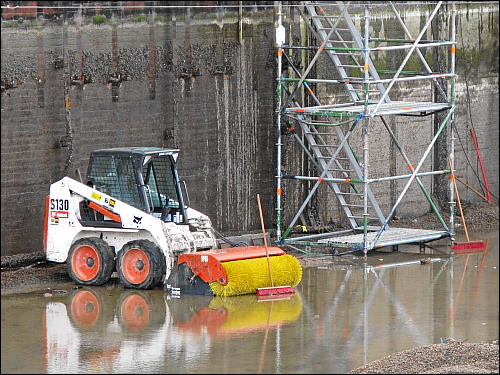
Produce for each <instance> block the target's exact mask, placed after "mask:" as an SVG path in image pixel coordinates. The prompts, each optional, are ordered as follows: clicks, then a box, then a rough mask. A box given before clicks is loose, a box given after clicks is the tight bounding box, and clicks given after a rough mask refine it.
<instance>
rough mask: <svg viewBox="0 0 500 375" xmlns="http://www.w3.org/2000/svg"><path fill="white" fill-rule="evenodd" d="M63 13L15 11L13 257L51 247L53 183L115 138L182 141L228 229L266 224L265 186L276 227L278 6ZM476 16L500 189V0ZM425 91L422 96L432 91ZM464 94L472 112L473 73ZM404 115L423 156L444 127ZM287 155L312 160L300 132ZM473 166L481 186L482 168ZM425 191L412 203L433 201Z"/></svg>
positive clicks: (5, 63)
mask: <svg viewBox="0 0 500 375" xmlns="http://www.w3.org/2000/svg"><path fill="white" fill-rule="evenodd" d="M33 3H36V2H33ZM128 3H142V4H144V3H145V2H128ZM181 3H182V2H177V3H172V4H181ZM210 3H211V2H210ZM233 3H236V4H238V2H233ZM2 4H3V3H2ZM207 4H208V3H207ZM231 4H232V3H231ZM181 5H182V4H181ZM2 6H3V5H2ZM45 13H47V14H45ZM49 13H50V12H48V11H47V12H45V9H44V10H43V11H42V10H40V9H39V10H38V13H37V16H36V18H30V16H29V15H24V17H23V19H19V17H18V16H16V17H14V16H12V15H8V14H7V13H6V12H5V10H3V13H2V39H1V43H2V45H1V52H2V54H1V59H2V68H1V74H2V103H1V108H2V112H1V113H2V128H1V153H2V161H1V165H2V167H1V177H2V179H1V186H2V193H1V203H2V204H1V210H2V211H1V212H2V230H1V246H2V255H7V254H17V253H23V252H32V251H38V250H40V249H41V247H42V232H43V216H44V197H45V195H46V194H47V193H48V189H49V185H50V183H51V182H54V181H57V180H58V179H60V178H61V177H63V176H64V175H69V176H70V177H73V178H75V179H78V173H77V170H79V171H80V172H81V173H82V175H84V174H85V172H86V165H87V161H88V156H89V153H90V151H91V150H93V149H98V148H105V147H118V146H160V147H176V148H179V149H180V150H181V153H180V156H179V173H180V175H181V177H182V178H183V179H185V180H186V183H187V185H188V190H189V194H190V199H191V204H192V206H193V207H194V208H196V209H198V210H200V211H202V212H205V213H206V214H208V215H209V216H210V217H211V219H212V222H213V223H214V226H215V227H216V228H217V229H218V230H220V231H225V232H238V231H249V230H252V231H253V230H258V229H259V228H260V224H259V216H258V209H257V204H256V200H255V195H256V194H257V193H259V194H261V196H262V199H263V203H264V215H265V217H266V227H267V228H273V227H274V223H275V218H274V217H275V211H274V204H275V203H274V194H275V193H274V192H275V177H274V176H275V173H276V172H275V168H276V166H275V153H276V152H275V143H276V130H275V123H276V121H275V118H276V114H275V104H276V98H275V81H276V80H275V77H276V62H275V56H276V51H275V48H274V45H273V43H274V21H275V10H274V9H272V8H253V9H251V8H242V9H241V14H240V9H238V8H237V7H236V8H225V9H223V8H214V9H196V8H193V9H186V8H182V9H181V8H169V9H153V8H144V9H142V10H141V9H136V8H134V9H133V11H130V12H127V11H126V10H124V8H122V9H118V10H106V9H105V10H103V11H102V12H101V14H97V15H98V16H100V15H102V14H104V15H105V16H106V18H105V20H104V21H103V18H102V17H101V18H95V16H96V12H95V11H94V12H93V13H92V12H89V11H84V10H82V9H70V10H67V12H66V14H65V15H63V14H61V13H60V11H59V14H58V15H57V14H56V15H53V14H52V13H50V14H49ZM467 14H468V13H467ZM467 14H466V13H465V10H464V12H463V13H461V16H460V17H462V19H463V20H464V21H463V22H465V20H467V22H468V26H467V30H468V31H469V32H467V33H466V35H467V37H466V40H465V43H466V48H465V49H464V51H466V53H467V54H466V55H465V52H464V56H465V57H467V58H469V59H471V60H473V62H471V64H467V65H465V64H463V63H461V62H459V63H458V65H459V72H458V73H459V74H461V72H460V67H461V68H462V69H463V68H464V66H467V67H468V68H469V71H468V74H469V80H468V85H469V92H470V97H471V106H472V115H473V121H474V126H475V129H476V132H477V136H478V140H479V143H480V146H481V150H482V153H483V155H484V156H487V157H488V162H487V163H486V168H487V174H488V177H489V182H490V188H491V189H492V191H493V192H494V193H495V194H497V196H498V105H497V104H496V103H497V102H498V55H497V54H492V53H490V54H489V55H488V56H486V55H485V53H486V52H485V51H490V50H491V48H493V47H495V46H496V47H498V6H496V8H494V9H493V10H491V9H490V8H487V9H486V8H485V9H480V10H478V11H474V12H472V11H471V12H470V14H468V15H467ZM292 15H293V16H294V18H292ZM410 16H412V15H408V17H410ZM415 17H419V16H415ZM100 21H103V22H100ZM285 21H286V23H287V24H291V25H292V26H294V25H296V23H295V22H298V17H297V14H296V13H295V14H292V13H290V10H289V9H288V10H287V13H286V17H285ZM99 22H100V23H99ZM383 22H389V21H386V20H384V21H383ZM479 30H480V31H479ZM479 36H480V37H481V41H482V44H481V45H478V43H477V42H476V41H477V39H478V37H479ZM478 55H479V56H481V58H478V57H477V56H478ZM458 56H460V54H459V55H458ZM425 89H427V87H425V88H419V91H418V94H415V95H417V96H419V95H422V96H425V95H426V94H425V93H424V92H425V91H426V90H425ZM420 90H422V94H420ZM457 91H458V97H457V101H458V105H459V108H460V110H459V121H462V122H464V121H466V114H467V112H466V108H465V97H464V95H463V94H464V92H465V81H464V80H463V79H461V76H459V81H458V86H457ZM65 97H68V98H69V106H68V107H66V104H67V103H68V101H67V100H66V99H65ZM397 126H398V131H399V132H400V133H401V134H402V135H404V133H405V132H408V137H405V139H406V140H407V142H408V145H407V146H408V148H409V150H408V151H409V152H410V153H413V152H417V151H418V150H420V146H419V144H417V143H415V142H414V140H415V139H418V140H419V141H420V142H422V144H425V143H426V142H427V141H428V138H429V137H430V136H431V132H430V131H431V129H432V127H431V126H430V125H426V124H425V123H424V124H422V125H420V124H416V123H413V122H412V123H410V124H408V123H406V125H404V124H403V125H397ZM463 129H465V128H463ZM462 131H463V132H465V131H466V130H462ZM495 132H496V133H495ZM373 134H374V136H376V134H378V130H376V131H374V132H373ZM381 137H382V136H381ZM464 139H465V135H464ZM384 142H385V143H387V142H388V141H387V139H386V138H381V139H380V140H379V141H377V142H375V147H377V145H378V144H380V146H381V148H380V150H382V151H380V152H375V154H374V155H377V156H376V157H375V156H374V157H373V159H372V160H373V162H374V165H375V166H377V165H378V166H380V173H381V174H384V173H385V172H384V170H383V169H384V168H387V158H388V157H389V156H390V152H389V149H390V148H388V147H387V145H384ZM468 145H469V146H468V147H469V148H468V153H469V154H468V155H469V157H470V158H473V157H474V153H473V149H471V146H470V145H471V143H470V142H469V143H468ZM460 157H462V159H464V157H463V156H459V158H460ZM459 160H460V159H459ZM284 165H285V168H286V169H289V170H290V171H291V170H294V169H297V168H298V169H299V170H300V169H301V168H302V169H305V168H308V165H307V163H306V162H305V161H304V159H303V155H301V153H300V152H299V150H298V148H297V147H296V145H294V144H292V143H291V142H287V143H286V144H285V147H284ZM376 168H378V167H376ZM464 168H465V170H464V174H467V178H468V180H470V182H471V183H472V184H474V181H473V178H472V175H473V174H472V172H471V168H470V167H467V166H466V165H464ZM376 170H377V169H376ZM377 173H379V172H377ZM300 189H302V194H304V193H305V190H304V188H303V187H296V188H293V189H290V190H288V191H286V192H285V193H286V196H285V197H284V203H285V204H286V207H287V208H286V210H285V218H288V219H290V216H291V215H292V214H293V212H294V211H295V209H296V208H297V205H299V204H300V203H301V201H302V198H301V194H300ZM465 196H466V197H467V198H468V199H471V200H474V199H475V197H474V196H471V195H465ZM318 199H319V201H318V203H317V204H319V205H321V204H322V202H323V200H322V196H321V195H320V196H319V197H318ZM421 202H422V199H420V198H419V199H416V201H415V203H414V204H413V205H410V206H409V207H410V208H409V209H408V211H405V213H408V214H415V213H420V211H422V210H426V209H427V208H425V206H422V205H421V204H420V203H421ZM329 204H331V205H332V207H335V204H334V203H329ZM384 204H385V205H387V204H388V203H384ZM422 207H424V208H422ZM328 212H335V211H331V210H328ZM330 215H331V214H330ZM330 219H332V220H334V219H335V218H334V217H328V215H327V217H326V220H325V221H328V220H330ZM335 220H336V219H335Z"/></svg>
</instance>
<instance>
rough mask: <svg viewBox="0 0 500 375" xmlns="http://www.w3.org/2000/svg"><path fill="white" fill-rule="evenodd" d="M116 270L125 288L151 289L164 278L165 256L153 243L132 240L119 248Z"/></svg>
mask: <svg viewBox="0 0 500 375" xmlns="http://www.w3.org/2000/svg"><path fill="white" fill-rule="evenodd" d="M116 268H117V271H118V276H119V277H120V282H121V283H122V284H123V285H124V286H125V287H126V288H134V289H152V288H154V287H155V286H156V285H158V283H159V282H160V281H163V278H164V277H165V272H166V265H165V256H164V255H163V253H162V251H161V250H160V248H159V247H158V246H157V245H156V244H155V243H153V242H151V241H149V240H134V241H130V242H127V243H126V244H125V245H123V247H122V248H121V250H120V252H119V253H118V258H117V264H116Z"/></svg>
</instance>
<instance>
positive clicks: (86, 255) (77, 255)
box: [71, 245, 101, 281]
mask: <svg viewBox="0 0 500 375" xmlns="http://www.w3.org/2000/svg"><path fill="white" fill-rule="evenodd" d="M100 268H101V261H100V259H99V254H97V250H96V249H94V248H93V247H91V246H89V245H82V246H79V247H77V248H76V250H75V251H74V253H73V256H72V257H71V269H72V270H73V273H74V274H75V275H76V277H78V278H79V279H80V280H82V281H89V280H92V279H93V278H95V277H96V276H97V274H98V273H99V270H100Z"/></svg>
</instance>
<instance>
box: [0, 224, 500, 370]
mask: <svg viewBox="0 0 500 375" xmlns="http://www.w3.org/2000/svg"><path fill="white" fill-rule="evenodd" d="M476 237H477V238H479V237H480V238H482V239H484V240H487V239H488V238H489V239H490V241H489V248H488V249H489V250H488V252H485V253H474V254H469V255H467V254H460V255H452V256H449V254H448V253H449V246H448V245H447V244H444V245H443V246H442V247H441V248H440V247H438V245H436V246H435V247H436V249H437V250H436V252H435V253H432V254H428V253H427V254H425V255H424V254H421V253H419V249H418V247H417V248H416V249H415V252H414V253H404V252H393V253H387V252H386V253H383V252H373V253H369V255H368V256H367V258H364V257H358V256H355V255H354V254H352V255H349V256H342V257H340V258H333V259H332V258H331V257H329V258H328V259H325V260H326V262H321V263H320V264H321V265H320V266H317V267H307V268H304V274H303V279H302V282H301V284H300V285H299V286H298V287H297V293H296V294H295V295H293V296H289V297H290V298H288V299H283V300H272V301H268V300H258V299H257V297H256V296H252V295H245V296H239V297H226V298H224V297H209V296H190V295H182V296H180V298H174V296H169V295H166V294H165V292H164V291H163V290H149V291H137V290H124V289H123V288H122V287H119V285H118V284H116V285H106V286H102V287H93V288H79V289H76V290H73V291H72V292H70V293H68V294H61V293H59V294H56V293H54V294H53V295H51V296H50V297H44V293H43V292H41V293H40V292H38V293H30V294H20V295H14V296H7V297H4V296H2V305H1V309H2V356H1V362H2V373H46V372H48V373H139V372H140V373H222V374H224V373H252V374H254V373H260V372H262V373H346V372H348V371H350V370H352V369H354V368H356V367H358V366H361V365H363V364H364V363H368V362H370V361H373V360H376V359H380V358H383V357H385V356H387V355H389V354H391V353H394V352H398V351H402V350H406V349H410V348H414V347H416V346H419V345H430V344H436V343H439V342H440V341H444V340H446V339H448V338H453V339H455V340H458V341H467V342H492V341H497V340H498V332H499V331H498V323H499V320H498V312H499V294H498V290H499V278H498V265H499V263H498V262H499V259H498V257H499V254H498V231H496V232H490V233H489V236H486V235H484V236H483V235H477V236H476ZM438 250H440V251H438ZM318 259H320V258H318ZM422 260H424V262H422ZM53 287H55V288H53V290H54V289H56V288H57V289H64V288H68V285H54V286H53ZM71 287H73V285H71V286H70V287H69V288H71ZM42 316H43V322H42V319H41V317H42ZM40 327H44V329H43V330H42V329H40Z"/></svg>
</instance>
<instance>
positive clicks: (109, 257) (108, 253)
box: [67, 237, 115, 285]
mask: <svg viewBox="0 0 500 375" xmlns="http://www.w3.org/2000/svg"><path fill="white" fill-rule="evenodd" d="M67 264H68V274H69V276H70V277H71V278H72V279H73V280H74V281H75V282H76V283H77V284H82V285H102V284H104V283H106V282H108V281H109V279H110V278H111V274H112V273H113V271H114V269H115V253H114V251H113V249H111V247H110V246H109V245H108V244H107V243H106V242H104V241H103V240H101V239H100V238H97V237H88V238H80V239H79V240H77V241H75V242H74V243H73V245H71V247H70V249H69V253H68V260H67Z"/></svg>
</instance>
